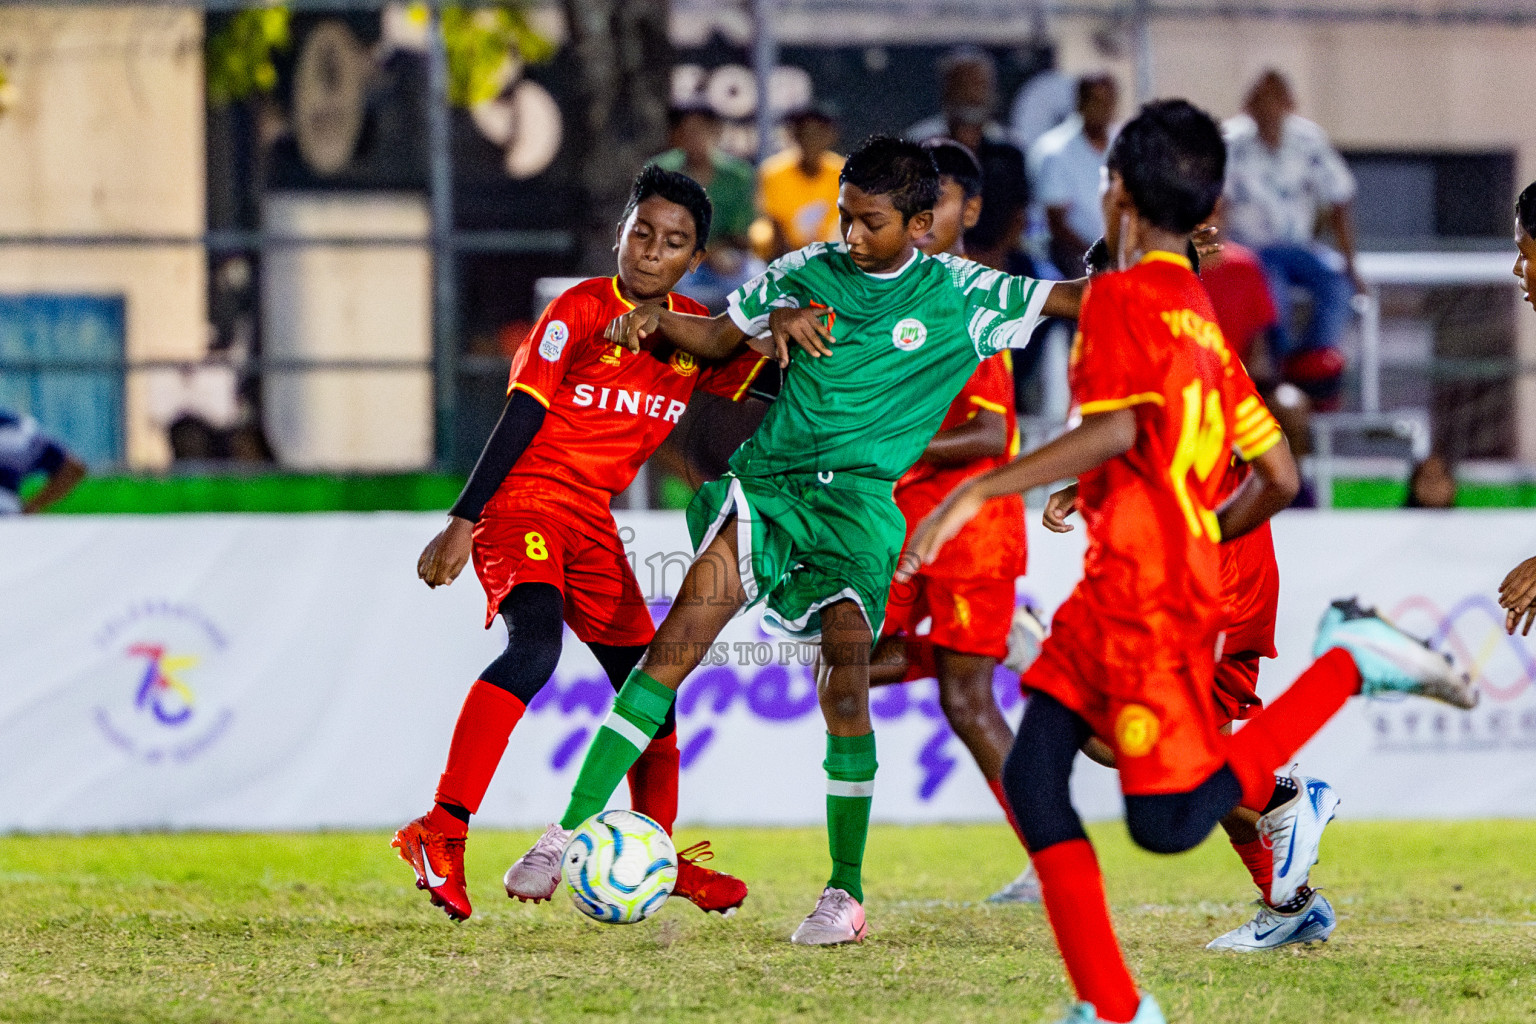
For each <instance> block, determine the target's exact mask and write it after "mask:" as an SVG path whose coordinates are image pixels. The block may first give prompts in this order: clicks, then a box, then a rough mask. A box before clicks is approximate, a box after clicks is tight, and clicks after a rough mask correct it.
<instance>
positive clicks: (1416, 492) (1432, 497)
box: [1403, 455, 1456, 508]
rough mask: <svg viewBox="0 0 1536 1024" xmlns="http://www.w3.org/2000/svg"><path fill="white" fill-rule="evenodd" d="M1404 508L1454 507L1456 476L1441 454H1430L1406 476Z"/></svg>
mask: <svg viewBox="0 0 1536 1024" xmlns="http://www.w3.org/2000/svg"><path fill="white" fill-rule="evenodd" d="M1403 507H1404V508H1455V507H1456V477H1455V475H1454V474H1453V473H1452V472H1451V464H1450V463H1449V462H1447V461H1446V460H1445V458H1444V457H1443V456H1439V455H1431V456H1430V457H1429V458H1427V459H1425V460H1424V461H1423V462H1421V463H1419V464H1418V465H1417V466H1414V467H1413V472H1412V473H1411V474H1410V475H1409V477H1408V499H1407V500H1406V501H1404V502H1403Z"/></svg>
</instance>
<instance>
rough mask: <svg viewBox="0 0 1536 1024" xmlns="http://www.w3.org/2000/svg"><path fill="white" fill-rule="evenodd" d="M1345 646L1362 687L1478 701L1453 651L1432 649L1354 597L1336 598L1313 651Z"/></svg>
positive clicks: (1458, 702) (1456, 703)
mask: <svg viewBox="0 0 1536 1024" xmlns="http://www.w3.org/2000/svg"><path fill="white" fill-rule="evenodd" d="M1335 647H1342V648H1343V649H1344V650H1346V651H1348V652H1349V654H1350V656H1351V657H1352V658H1354V661H1355V667H1356V668H1357V669H1359V670H1360V692H1361V693H1362V694H1364V695H1365V696H1367V697H1374V696H1377V695H1378V694H1383V693H1402V694H1414V695H1417V696H1420V697H1429V698H1431V699H1433V700H1439V701H1444V702H1445V703H1447V704H1449V705H1451V706H1452V707H1457V708H1474V707H1476V706H1477V697H1478V693H1477V690H1476V689H1475V688H1474V687H1473V686H1472V682H1471V680H1469V679H1468V678H1467V674H1466V673H1465V672H1463V671H1461V670H1460V669H1458V668H1457V667H1456V664H1455V663H1454V662H1453V661H1452V660H1451V657H1450V655H1448V654H1441V653H1440V652H1438V651H1435V650H1433V649H1432V648H1431V647H1430V646H1429V645H1428V644H1426V643H1425V642H1424V641H1422V640H1419V639H1416V638H1414V637H1412V636H1409V635H1408V634H1407V633H1404V632H1403V631H1402V630H1400V629H1398V628H1397V627H1396V626H1394V625H1392V623H1390V622H1388V621H1387V620H1386V619H1384V618H1382V617H1381V616H1380V615H1378V614H1377V613H1376V610H1375V609H1373V608H1364V607H1361V605H1360V603H1359V602H1358V601H1356V600H1355V599H1354V598H1348V599H1347V600H1341V601H1335V602H1333V604H1331V605H1329V606H1328V610H1327V611H1326V612H1324V613H1323V620H1322V622H1320V623H1319V624H1318V627H1317V642H1316V643H1314V644H1313V645H1312V656H1313V657H1321V656H1322V655H1323V654H1325V653H1327V652H1328V651H1330V650H1332V649H1333V648H1335Z"/></svg>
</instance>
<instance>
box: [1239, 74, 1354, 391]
mask: <svg viewBox="0 0 1536 1024" xmlns="http://www.w3.org/2000/svg"><path fill="white" fill-rule="evenodd" d="M1243 109H1244V111H1245V112H1244V113H1242V114H1239V115H1238V116H1237V117H1234V118H1232V119H1231V120H1229V121H1228V122H1227V123H1226V125H1225V134H1226V138H1227V189H1226V199H1227V203H1226V224H1227V231H1228V234H1229V236H1230V237H1231V239H1232V240H1233V241H1235V242H1240V243H1242V244H1243V245H1246V246H1249V247H1250V248H1252V249H1254V250H1255V251H1257V252H1258V254H1259V259H1260V260H1262V261H1263V263H1264V268H1265V271H1266V272H1267V273H1268V274H1269V279H1270V290H1271V292H1272V294H1273V295H1274V299H1275V302H1276V303H1277V304H1278V306H1279V308H1280V313H1281V316H1280V329H1279V330H1278V331H1277V332H1275V335H1274V337H1275V348H1276V351H1275V352H1274V353H1273V354H1274V356H1275V358H1276V361H1277V363H1278V364H1279V368H1280V370H1281V372H1282V373H1283V374H1284V375H1285V377H1286V379H1287V380H1292V381H1294V382H1295V383H1296V384H1298V385H1299V386H1300V387H1302V388H1303V389H1304V390H1306V391H1307V393H1308V394H1309V395H1310V396H1311V397H1312V399H1313V400H1314V401H1319V402H1323V403H1332V402H1333V401H1335V400H1336V398H1337V395H1338V386H1339V380H1340V378H1341V377H1342V375H1343V370H1344V361H1343V358H1342V357H1341V356H1340V355H1339V354H1338V344H1339V336H1340V334H1341V333H1342V332H1343V330H1344V327H1345V325H1346V324H1347V323H1348V321H1349V314H1350V297H1351V296H1352V295H1353V294H1354V292H1356V291H1361V292H1363V291H1364V290H1365V284H1364V282H1363V281H1361V279H1360V276H1359V274H1358V272H1357V271H1356V269H1355V230H1354V223H1353V219H1352V217H1351V214H1350V202H1351V200H1353V199H1354V196H1355V179H1354V176H1353V175H1352V174H1350V172H1349V168H1348V167H1347V166H1346V165H1345V163H1344V158H1343V157H1341V156H1339V154H1338V152H1337V151H1336V150H1335V149H1334V148H1333V146H1332V145H1331V144H1330V143H1329V141H1328V137H1327V136H1326V135H1325V134H1324V133H1323V130H1322V129H1321V128H1320V127H1318V126H1317V125H1316V124H1313V123H1312V122H1311V121H1308V120H1306V119H1305V118H1303V117H1301V116H1300V115H1298V114H1297V113H1296V112H1295V109H1296V100H1295V97H1294V95H1293V94H1292V92H1291V87H1290V83H1288V82H1287V81H1286V79H1285V77H1284V76H1283V75H1281V74H1280V73H1279V72H1278V71H1274V70H1270V71H1266V72H1264V74H1262V75H1260V76H1259V80H1258V81H1257V82H1255V83H1254V85H1253V88H1252V89H1251V90H1249V93H1248V98H1247V100H1246V101H1245V103H1244V108H1243ZM1320 218H1326V220H1327V221H1328V224H1329V226H1330V228H1331V230H1332V233H1333V239H1334V243H1335V244H1336V245H1337V246H1338V251H1337V252H1335V251H1333V250H1330V249H1328V248H1326V247H1325V246H1323V245H1321V244H1319V243H1318V242H1317V241H1316V238H1315V235H1316V229H1317V225H1318V221H1319V219H1320ZM1293 286H1294V287H1299V288H1303V289H1305V290H1306V291H1307V293H1308V294H1309V295H1310V296H1311V300H1312V312H1311V316H1310V318H1309V320H1308V323H1307V329H1306V331H1305V332H1304V333H1303V334H1302V336H1301V337H1300V339H1295V340H1293V339H1292V338H1291V337H1290V334H1289V331H1288V330H1287V329H1286V321H1287V319H1288V316H1287V314H1288V313H1289V304H1290V303H1289V300H1290V292H1291V288H1292V287H1293Z"/></svg>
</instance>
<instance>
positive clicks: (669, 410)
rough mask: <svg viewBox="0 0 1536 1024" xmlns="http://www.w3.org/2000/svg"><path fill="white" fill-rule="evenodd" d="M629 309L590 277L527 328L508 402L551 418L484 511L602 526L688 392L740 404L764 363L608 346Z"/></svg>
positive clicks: (647, 344) (688, 306) (656, 344)
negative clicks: (566, 512)
mask: <svg viewBox="0 0 1536 1024" xmlns="http://www.w3.org/2000/svg"><path fill="white" fill-rule="evenodd" d="M667 305H668V308H670V309H673V310H675V311H677V312H679V313H695V314H699V315H701V316H708V315H709V311H708V310H707V309H705V308H704V307H703V306H702V305H700V304H699V303H697V302H695V301H693V300H692V299H690V298H687V297H686V296H683V295H677V294H670V295H668V296H667ZM633 308H634V305H633V304H632V303H630V302H628V301H627V300H625V299H624V298H623V296H621V295H620V294H619V281H618V278H617V277H596V278H592V279H591V280H588V281H583V282H582V283H581V284H578V285H576V286H575V287H573V288H571V289H569V290H568V291H566V292H564V293H562V294H561V295H560V296H559V297H558V298H557V299H555V301H554V302H551V303H550V304H549V308H548V309H546V310H545V311H544V315H543V316H541V317H540V318H539V321H538V323H536V324H534V326H533V330H532V331H530V332H529V333H528V337H527V338H525V339H524V340H523V344H522V346H521V347H519V348H518V350H517V354H516V356H514V357H513V359H512V378H511V383H510V385H509V387H508V393H510V392H511V391H513V390H517V391H524V392H527V393H528V394H529V395H532V396H533V398H534V399H535V400H536V401H538V403H539V404H540V405H542V406H544V408H545V409H547V410H548V412H547V413H546V415H545V417H544V423H543V425H542V426H541V427H540V428H539V432H538V433H537V434H535V435H534V438H533V441H532V442H530V443H529V445H528V447H527V448H526V449H525V450H524V451H523V454H522V455H521V456H520V457H519V458H518V460H517V464H516V465H515V466H514V467H513V468H512V472H511V473H508V474H507V478H506V480H504V481H502V484H501V487H500V488H499V489H498V490H497V492H496V494H495V496H494V497H493V498H492V499H491V500H490V502H489V503H488V504H487V505H486V509H487V510H488V511H492V512H494V511H496V510H498V509H519V508H525V507H527V506H529V505H530V504H543V505H549V504H555V505H559V506H562V507H568V508H573V509H575V510H576V511H579V512H583V513H586V514H588V515H591V514H594V513H597V512H599V510H600V513H601V518H603V519H607V518H608V515H609V513H608V507H609V501H610V499H611V498H612V497H613V496H614V495H615V494H617V493H619V492H620V491H622V490H623V489H624V488H626V487H628V486H629V484H630V481H632V480H634V478H635V474H636V473H637V472H638V471H639V469H640V466H641V464H642V463H644V462H645V460H646V459H648V458H650V457H651V454H652V453H653V452H655V451H656V448H657V447H658V446H659V445H660V444H661V442H662V441H663V440H665V439H666V436H667V435H668V434H669V433H671V431H672V428H673V427H674V426H676V425H677V421H678V419H679V418H681V416H682V415H683V411H684V410H685V409H687V408H688V400H689V399H690V398H691V397H692V395H693V392H694V390H695V389H702V390H704V391H708V392H710V393H711V394H717V395H724V396H725V397H727V398H730V399H733V400H740V399H741V398H743V397H745V396H746V393H747V388H748V387H749V386H750V385H751V383H752V380H753V378H755V377H756V376H757V373H758V371H759V370H760V369H762V366H763V363H764V359H763V357H762V356H759V355H758V354H757V353H755V352H751V351H748V352H744V353H742V354H740V355H738V356H735V357H733V358H731V359H728V360H725V361H723V362H721V363H718V364H710V363H703V362H701V361H699V360H697V359H695V358H694V357H693V356H692V355H690V354H688V353H687V352H683V351H681V350H679V349H677V348H674V347H673V346H672V344H671V343H670V342H667V341H664V340H662V339H661V337H660V336H659V335H656V334H653V335H651V336H650V337H649V338H646V339H645V340H644V341H643V342H642V343H641V346H642V347H641V351H640V352H639V353H637V354H632V353H630V352H629V351H628V350H627V349H625V348H624V347H623V346H620V345H615V344H613V343H611V342H609V341H607V340H605V339H604V338H603V331H604V329H605V328H607V326H608V324H609V323H610V322H611V321H612V320H613V319H614V317H617V316H620V315H621V314H623V313H625V312H627V311H628V310H631V309H633Z"/></svg>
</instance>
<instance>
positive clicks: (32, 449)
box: [0, 409, 85, 515]
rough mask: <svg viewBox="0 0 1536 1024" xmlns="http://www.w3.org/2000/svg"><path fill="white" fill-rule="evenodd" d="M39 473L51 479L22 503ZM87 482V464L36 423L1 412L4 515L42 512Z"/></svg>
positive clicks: (0, 481) (0, 494) (0, 509)
mask: <svg viewBox="0 0 1536 1024" xmlns="http://www.w3.org/2000/svg"><path fill="white" fill-rule="evenodd" d="M39 474H42V475H44V476H46V477H47V480H46V481H45V482H44V483H43V486H42V488H41V489H40V490H38V492H37V493H36V494H34V495H32V497H30V498H28V499H27V500H25V501H22V500H21V485H22V484H23V483H24V482H25V481H26V480H27V479H28V478H29V477H33V476H37V475H39ZM84 479H85V466H84V464H82V463H81V462H80V460H79V459H77V458H75V457H74V456H73V455H71V454H69V451H68V450H67V449H65V447H64V446H63V445H62V444H60V443H59V442H58V441H55V440H54V439H53V438H51V437H49V436H48V435H47V434H45V433H43V431H42V429H41V428H40V427H39V426H38V425H37V421H36V420H34V419H33V418H32V417H30V416H22V415H18V414H17V413H13V412H8V411H6V410H4V409H0V515H16V514H18V513H20V514H23V515H31V514H32V513H34V512H41V511H42V510H43V509H45V508H47V507H48V506H49V505H52V504H53V503H54V502H56V501H59V500H60V499H61V498H63V497H64V496H65V495H67V494H68V493H69V492H70V491H72V490H74V489H75V487H76V486H77V485H78V484H79V483H80V481H81V480H84Z"/></svg>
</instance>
